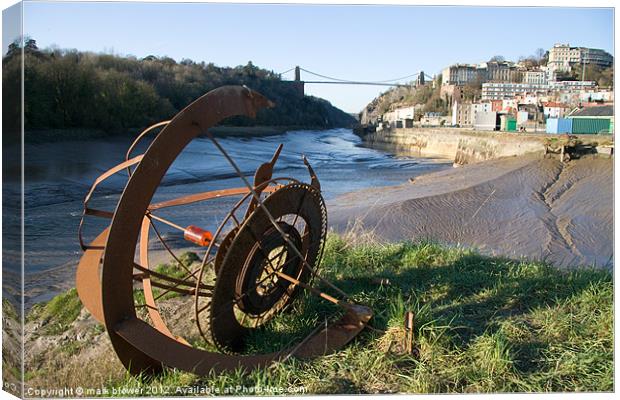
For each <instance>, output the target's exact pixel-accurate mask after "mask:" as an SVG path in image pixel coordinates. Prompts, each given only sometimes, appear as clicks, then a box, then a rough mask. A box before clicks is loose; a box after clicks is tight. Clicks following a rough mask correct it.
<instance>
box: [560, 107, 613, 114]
mask: <svg viewBox="0 0 620 400" xmlns="http://www.w3.org/2000/svg"><path fill="white" fill-rule="evenodd" d="M613 115H614V106H600V107H586V108H583V109H581V110H579V111H577V112H574V113H572V114H571V115H570V116H571V117H611V116H613Z"/></svg>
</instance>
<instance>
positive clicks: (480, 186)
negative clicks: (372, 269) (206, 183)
mask: <svg viewBox="0 0 620 400" xmlns="http://www.w3.org/2000/svg"><path fill="white" fill-rule="evenodd" d="M328 209H329V212H330V226H331V227H332V228H333V229H335V230H336V231H337V232H346V231H348V230H351V229H353V230H357V231H360V232H365V233H366V235H369V236H370V237H372V238H373V240H375V239H376V240H379V241H383V242H395V241H401V240H425V239H426V240H431V241H437V242H441V243H446V244H449V245H461V246H467V247H474V248H477V249H479V250H480V251H482V252H483V253H484V254H488V255H502V256H507V257H511V258H517V259H518V258H522V257H523V258H526V259H531V260H545V261H547V262H550V263H552V264H554V265H556V266H560V267H576V266H585V265H594V266H597V267H602V268H612V266H613V160H612V159H609V158H602V157H594V156H588V157H584V158H582V159H579V160H572V161H570V162H568V163H563V162H560V161H558V160H557V157H554V158H541V157H539V156H537V155H532V154H529V155H524V156H521V157H507V158H501V159H497V160H491V161H486V162H480V163H476V164H470V165H465V166H463V167H461V168H458V169H452V170H446V171H441V172H436V173H431V174H428V175H424V176H421V177H417V178H415V179H413V180H412V182H409V183H406V184H402V185H399V186H391V187H381V188H376V189H367V190H363V191H358V192H354V193H350V194H347V195H344V196H339V197H338V198H336V199H333V200H332V201H330V202H329V203H328Z"/></svg>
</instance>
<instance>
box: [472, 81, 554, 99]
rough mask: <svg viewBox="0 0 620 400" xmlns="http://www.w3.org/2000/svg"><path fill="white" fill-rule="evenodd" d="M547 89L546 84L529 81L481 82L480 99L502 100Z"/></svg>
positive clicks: (539, 92) (542, 92)
mask: <svg viewBox="0 0 620 400" xmlns="http://www.w3.org/2000/svg"><path fill="white" fill-rule="evenodd" d="M548 90H549V86H548V85H540V84H530V83H503V82H490V83H483V84H482V100H503V99H509V98H512V97H515V96H516V95H526V94H528V93H530V94H544V93H547V91H548Z"/></svg>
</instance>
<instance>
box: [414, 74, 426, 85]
mask: <svg viewBox="0 0 620 400" xmlns="http://www.w3.org/2000/svg"><path fill="white" fill-rule="evenodd" d="M415 85H416V86H424V71H420V73H419V74H418V79H416V82H415Z"/></svg>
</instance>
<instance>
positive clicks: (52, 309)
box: [27, 289, 82, 335]
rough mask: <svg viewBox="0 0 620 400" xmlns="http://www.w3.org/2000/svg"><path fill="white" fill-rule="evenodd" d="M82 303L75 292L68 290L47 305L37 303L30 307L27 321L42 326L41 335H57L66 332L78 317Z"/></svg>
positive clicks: (74, 290)
mask: <svg viewBox="0 0 620 400" xmlns="http://www.w3.org/2000/svg"><path fill="white" fill-rule="evenodd" d="M80 311H82V302H81V301H80V299H79V297H78V294H77V290H76V289H70V290H68V291H67V292H65V293H62V294H59V295H58V296H56V297H54V298H53V299H52V300H50V301H48V302H47V303H39V304H36V305H35V306H33V307H32V309H31V310H30V312H29V313H28V316H27V321H39V322H41V324H42V325H43V328H42V331H41V332H42V333H43V334H46V335H57V334H59V333H62V332H64V331H66V330H67V329H68V328H69V326H70V325H71V323H72V322H73V321H75V319H76V318H77V317H78V315H80Z"/></svg>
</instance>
